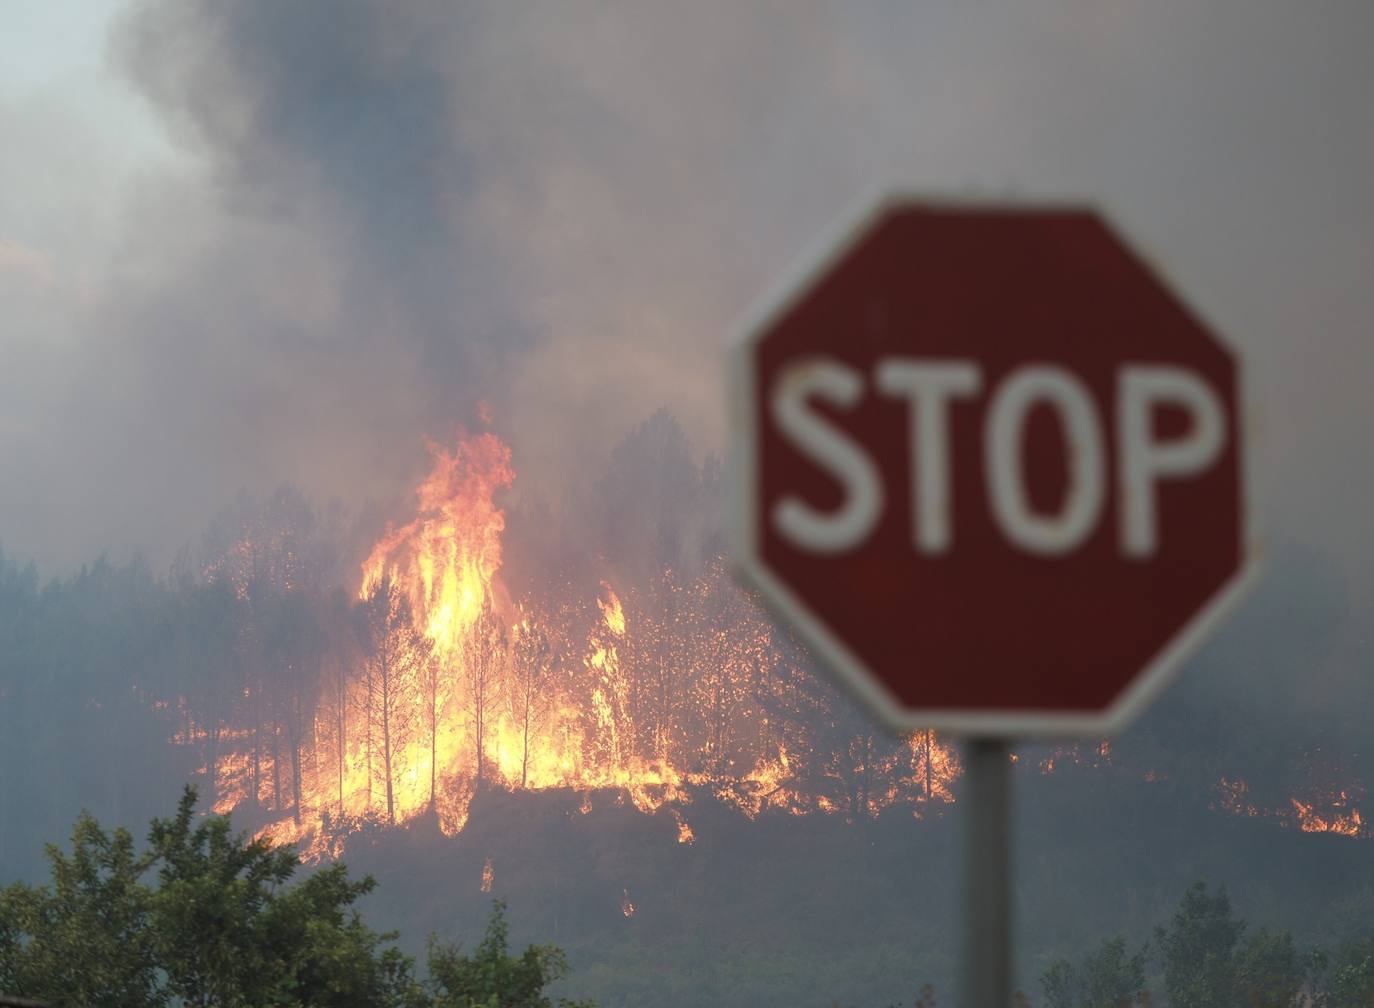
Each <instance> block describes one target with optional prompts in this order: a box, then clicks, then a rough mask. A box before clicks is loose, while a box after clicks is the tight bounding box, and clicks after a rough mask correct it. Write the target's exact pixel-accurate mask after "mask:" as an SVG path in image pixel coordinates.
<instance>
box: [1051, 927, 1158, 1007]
mask: <svg viewBox="0 0 1374 1008" xmlns="http://www.w3.org/2000/svg"><path fill="white" fill-rule="evenodd" d="M1147 956H1148V949H1147V948H1142V949H1140V950H1139V951H1138V952H1136V953H1135V954H1134V955H1128V954H1127V952H1126V939H1125V938H1124V937H1121V936H1119V935H1118V936H1117V937H1115V938H1109V939H1107V940H1106V941H1104V942H1103V943H1102V945H1101V946H1100V947H1099V948H1098V949H1097V950H1096V951H1095V952H1090V953H1089V954H1088V955H1086V956H1084V958H1083V960H1082V961H1081V962H1080V963H1079V964H1078V965H1077V966H1074V965H1073V964H1071V963H1070V962H1069V961H1068V960H1067V959H1056V960H1055V961H1054V962H1052V963H1051V964H1050V967H1049V969H1048V970H1046V971H1045V974H1044V975H1043V976H1042V977H1041V978H1040V987H1041V990H1042V991H1043V992H1044V996H1045V1008H1116V1006H1118V1005H1123V1004H1130V1003H1131V1002H1133V1001H1135V1000H1136V998H1138V997H1139V996H1140V993H1141V991H1143V990H1144V988H1145V963H1146V959H1147Z"/></svg>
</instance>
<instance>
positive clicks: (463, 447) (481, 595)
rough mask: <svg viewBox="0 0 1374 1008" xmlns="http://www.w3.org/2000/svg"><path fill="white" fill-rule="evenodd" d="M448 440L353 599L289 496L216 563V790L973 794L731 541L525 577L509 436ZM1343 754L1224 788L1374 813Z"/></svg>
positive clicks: (1281, 814)
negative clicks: (679, 554) (862, 713)
mask: <svg viewBox="0 0 1374 1008" xmlns="http://www.w3.org/2000/svg"><path fill="white" fill-rule="evenodd" d="M430 455H431V459H432V467H431V471H430V473H429V475H428V476H427V477H426V478H425V479H424V480H423V481H422V482H421V483H420V484H419V486H418V487H417V489H416V510H415V513H414V515H413V517H411V519H410V520H409V521H407V522H405V523H403V524H399V525H394V526H390V527H388V528H387V529H386V530H385V531H384V533H383V534H382V535H381V537H380V538H379V539H378V540H377V541H376V543H375V544H374V545H373V546H372V548H371V550H370V551H369V552H368V554H367V557H366V559H365V560H364V561H363V563H362V565H361V570H360V571H359V572H358V574H357V575H356V577H357V580H356V582H355V586H354V587H353V588H352V589H351V591H350V593H349V596H348V597H346V598H345V597H333V598H331V597H330V595H329V593H328V591H327V589H326V588H325V587H324V584H323V582H324V578H323V576H322V574H321V573H320V570H319V564H318V562H316V560H315V559H313V558H312V555H311V550H310V547H309V545H308V541H307V540H308V537H306V536H303V535H302V534H301V533H300V531H299V526H300V525H301V524H302V522H301V520H300V516H299V514H298V513H297V512H299V507H296V506H295V505H293V504H292V502H291V501H290V500H285V501H277V502H276V504H275V506H274V507H273V508H271V509H269V511H267V512H265V513H264V514H263V515H262V516H260V519H259V520H257V521H256V522H253V523H249V524H248V525H245V527H244V528H242V529H238V530H236V531H235V534H234V535H233V536H232V537H231V541H230V542H228V543H227V544H226V546H225V547H224V548H223V549H222V550H221V551H220V552H219V553H218V554H217V555H216V556H215V557H213V558H212V560H211V561H210V562H208V563H206V564H205V565H204V567H203V568H202V577H203V578H204V579H205V580H207V581H209V582H210V583H211V584H212V585H214V584H219V585H222V586H223V587H224V592H225V594H226V595H228V596H232V602H231V603H230V604H231V606H232V608H233V616H232V619H230V621H229V624H228V626H229V629H227V630H225V629H221V630H220V631H218V632H219V633H220V634H221V636H222V637H223V648H222V650H223V651H224V652H225V653H224V654H223V655H221V659H220V660H221V663H222V665H223V667H222V668H219V669H217V670H206V671H207V672H209V673H210V678H208V679H204V681H202V680H201V679H197V680H196V688H194V689H192V690H191V691H189V692H188V693H187V694H186V695H184V696H182V697H181V698H180V699H179V701H178V704H177V713H178V716H179V722H180V726H179V729H178V731H177V733H176V735H175V739H174V740H175V741H177V742H178V743H180V744H182V745H184V746H188V747H193V748H194V749H195V751H196V754H197V759H198V760H199V761H200V764H201V767H202V773H203V774H204V775H205V778H206V779H207V781H208V782H209V783H210V786H211V787H212V788H213V794H214V806H215V808H216V809H218V810H221V811H227V810H230V809H239V810H243V811H245V812H246V813H247V814H248V815H249V817H250V819H252V820H256V821H258V822H261V823H263V824H264V825H263V826H262V829H263V832H264V833H265V834H267V835H269V836H271V837H272V838H274V839H276V840H292V841H302V842H304V843H305V845H306V846H305V850H306V854H307V856H313V857H318V856H323V855H326V854H329V853H331V852H336V851H337V850H339V849H340V845H341V844H342V842H343V840H344V839H345V838H346V836H347V835H348V834H349V833H350V832H352V831H354V830H357V829H359V828H362V827H364V826H367V825H369V824H374V825H378V826H386V825H394V824H397V823H403V822H406V821H408V820H412V819H415V818H417V817H420V816H432V817H433V819H434V821H435V822H436V823H437V825H438V827H439V828H440V829H441V830H443V831H444V832H445V833H448V834H450V835H452V834H454V833H457V832H459V831H461V830H462V829H463V827H464V825H465V823H466V822H467V819H468V814H469V807H470V805H471V802H472V799H473V797H474V796H475V795H476V794H477V793H478V792H479V791H481V790H483V789H496V788H499V789H504V790H509V791H518V790H548V789H567V790H571V791H574V792H580V793H581V794H582V799H581V802H580V806H581V808H582V810H583V811H586V810H589V809H590V808H591V807H592V803H593V800H594V797H595V795H596V794H597V793H603V794H610V795H614V798H615V800H617V801H628V802H630V803H632V804H633V806H634V807H635V808H637V809H639V810H640V811H642V812H645V813H652V812H654V811H656V810H658V809H659V808H662V807H665V806H666V807H667V808H668V810H669V811H670V812H671V814H672V818H673V821H674V825H675V827H676V833H677V839H678V841H679V842H680V843H683V844H691V843H692V842H693V840H694V832H693V829H692V826H691V823H690V805H691V804H692V802H693V801H694V800H698V799H702V798H704V799H708V800H714V801H720V802H723V803H726V804H728V805H730V806H733V807H734V808H736V809H738V810H739V811H740V812H741V813H742V814H744V815H746V816H748V817H751V818H753V817H757V816H758V815H760V814H761V813H763V812H764V811H765V810H770V809H771V810H777V811H781V812H782V813H784V814H791V815H806V814H833V815H841V816H844V817H846V818H849V819H858V818H865V817H876V816H878V815H880V814H882V813H883V812H885V811H887V810H890V809H896V810H899V812H903V813H905V814H909V815H913V816H915V817H918V818H920V817H924V816H926V815H928V814H929V813H931V812H932V811H938V810H940V809H942V808H944V807H945V806H947V805H948V804H950V803H952V802H953V801H954V797H955V795H954V791H953V788H954V785H955V782H956V780H957V778H958V776H959V773H960V767H959V762H958V757H957V754H956V753H955V751H954V750H953V749H952V747H951V746H950V744H949V743H948V741H947V740H945V739H943V738H941V737H939V736H937V735H936V734H935V733H933V732H916V733H913V734H909V735H906V736H903V737H900V738H893V737H891V736H889V735H887V734H886V733H883V732H880V731H877V730H875V729H874V728H873V727H872V726H871V725H870V724H869V723H868V722H867V721H865V720H863V719H861V718H859V717H857V716H856V715H854V714H853V713H851V712H850V709H849V707H848V705H847V704H845V703H843V702H842V701H841V700H840V698H838V697H837V696H836V694H835V693H834V691H833V690H832V689H831V688H830V687H829V685H828V684H826V683H825V682H822V681H820V680H819V679H817V678H816V677H815V676H814V675H813V674H812V673H810V672H809V671H808V669H807V662H806V656H805V654H804V653H803V652H802V651H801V649H800V648H799V647H798V646H797V645H796V643H795V642H793V641H792V640H790V639H788V638H787V637H786V636H785V635H784V634H781V633H779V632H778V631H777V630H776V629H775V628H774V627H773V625H772V624H771V623H770V622H769V621H768V620H767V619H766V618H765V617H764V616H763V615H762V614H761V613H760V612H759V611H758V609H757V608H756V607H755V605H754V604H753V603H752V601H751V600H750V599H749V598H748V596H746V595H745V594H744V592H742V591H741V590H740V589H739V588H738V587H736V585H735V583H734V582H733V580H732V579H731V578H730V577H729V575H728V573H727V572H726V570H725V566H724V563H723V561H722V559H721V558H719V557H715V558H714V559H708V561H707V562H706V563H704V564H702V565H701V566H700V568H699V570H697V571H696V572H695V573H692V574H690V575H687V574H683V573H681V572H680V571H679V570H677V569H674V568H671V567H666V568H663V569H660V570H658V571H657V572H656V573H655V574H654V575H653V576H651V577H648V578H647V579H644V580H643V581H642V582H640V583H634V582H631V581H623V583H615V582H616V578H614V577H612V576H611V575H610V574H609V573H607V571H605V570H603V571H600V572H594V573H593V574H592V575H591V576H590V577H586V578H582V579H580V580H579V579H577V578H573V577H563V578H558V577H549V578H547V579H546V580H545V581H543V582H541V583H540V584H539V585H538V586H537V587H536V588H533V589H529V590H525V591H522V592H521V593H519V597H513V596H512V593H511V592H510V591H509V590H508V588H507V586H506V583H505V581H504V580H503V577H502V563H503V554H502V549H503V534H504V532H505V528H506V514H505V512H504V511H503V509H502V507H501V505H500V503H499V497H500V494H501V493H502V492H503V491H504V490H506V489H507V488H509V487H510V486H511V485H512V483H513V481H514V479H515V472H514V469H513V468H512V464H511V455H510V450H509V448H508V447H507V446H506V445H505V444H504V443H503V442H502V441H501V440H500V439H499V438H498V437H496V436H495V435H494V434H491V433H481V434H476V435H471V436H465V437H461V438H460V439H459V440H458V441H457V443H456V445H455V446H454V447H453V448H452V449H451V450H450V449H448V448H447V447H445V446H441V445H431V446H430ZM202 678H204V677H202ZM1066 762H1067V763H1069V764H1072V765H1076V766H1080V767H1090V768H1097V769H1099V770H1101V771H1103V772H1107V771H1110V772H1113V773H1126V774H1128V775H1133V776H1139V777H1141V778H1142V779H1143V780H1145V781H1147V782H1148V781H1154V780H1155V779H1156V777H1157V774H1156V772H1155V771H1154V770H1152V769H1151V770H1141V771H1140V772H1139V773H1138V774H1137V773H1136V769H1135V768H1132V767H1130V766H1127V765H1123V764H1122V763H1121V762H1120V761H1117V760H1115V759H1114V758H1113V754H1112V751H1111V749H1110V748H1109V747H1108V746H1107V744H1106V743H1101V744H1093V745H1091V746H1073V747H1071V748H1060V749H1056V750H1053V751H1052V752H1051V753H1050V754H1049V755H1048V756H1046V757H1045V758H1044V759H1042V760H1040V761H1039V762H1038V769H1039V770H1040V772H1042V773H1051V772H1054V771H1055V770H1056V768H1057V767H1059V766H1062V765H1064V764H1065V763H1066ZM1338 776H1339V775H1336V776H1333V775H1330V774H1328V775H1326V777H1323V778H1322V781H1319V782H1318V783H1317V784H1313V786H1312V787H1306V788H1304V789H1303V790H1302V793H1301V794H1300V795H1297V796H1295V797H1293V798H1291V799H1286V800H1282V801H1280V802H1279V803H1278V806H1277V807H1276V810H1275V811H1273V812H1261V811H1260V809H1259V808H1258V807H1256V806H1255V805H1254V804H1253V803H1250V802H1248V801H1247V799H1246V797H1245V795H1244V792H1243V791H1237V790H1236V789H1235V786H1234V785H1231V784H1227V785H1225V786H1224V787H1223V788H1222V792H1223V797H1222V800H1221V801H1220V802H1219V803H1216V804H1215V805H1214V807H1216V808H1217V809H1218V810H1220V811H1226V812H1232V813H1239V814H1246V815H1268V816H1270V817H1271V818H1273V819H1274V820H1275V821H1277V822H1280V823H1282V824H1284V825H1288V826H1294V827H1297V828H1301V829H1303V830H1306V831H1326V832H1336V833H1342V834H1347V835H1364V833H1365V828H1364V824H1363V821H1362V820H1361V818H1360V813H1359V810H1358V808H1356V798H1352V797H1351V795H1356V792H1357V790H1358V789H1356V790H1351V789H1350V787H1348V786H1334V785H1333V786H1331V787H1327V786H1326V783H1323V782H1325V781H1327V780H1328V778H1329V780H1336V779H1338ZM1313 780H1314V781H1316V780H1317V778H1316V777H1315V776H1314V777H1313ZM1323 788H1325V790H1323ZM1326 791H1329V792H1330V794H1326ZM1319 792H1320V793H1319ZM1271 804H1272V803H1271Z"/></svg>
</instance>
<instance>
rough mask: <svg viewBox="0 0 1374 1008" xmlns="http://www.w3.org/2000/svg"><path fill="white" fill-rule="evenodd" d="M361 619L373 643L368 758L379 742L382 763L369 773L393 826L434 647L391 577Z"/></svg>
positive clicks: (375, 591)
mask: <svg viewBox="0 0 1374 1008" xmlns="http://www.w3.org/2000/svg"><path fill="white" fill-rule="evenodd" d="M363 617H364V619H365V621H366V627H367V635H368V639H369V640H370V642H371V657H370V658H369V660H368V662H367V672H366V676H367V689H366V691H365V700H366V729H367V745H368V753H369V758H371V756H372V755H373V753H374V752H375V748H376V744H377V742H378V741H380V744H381V752H380V754H379V755H380V757H381V760H380V763H378V764H376V765H375V767H374V768H373V769H374V771H375V772H376V773H377V774H378V775H379V776H380V777H381V780H382V782H383V785H384V788H385V791H386V819H387V822H389V823H394V822H395V821H396V791H395V781H396V773H397V770H398V766H397V764H398V762H399V759H400V756H401V754H402V753H403V752H404V751H405V749H406V748H407V747H408V746H409V744H410V743H411V741H412V733H413V731H414V729H415V708H416V705H417V700H418V699H419V698H418V697H417V696H416V695H415V686H416V684H417V681H418V679H419V677H420V674H421V672H422V670H423V669H425V668H426V666H428V665H429V664H430V660H429V659H430V651H431V649H432V647H433V645H432V642H431V641H430V640H428V639H427V638H426V637H425V636H424V635H423V634H421V633H419V632H418V631H417V630H416V629H415V624H414V619H413V616H412V614H411V611H410V602H409V600H408V599H407V598H406V596H405V594H404V593H403V592H402V591H401V589H400V587H399V585H397V584H396V582H394V581H392V580H391V578H390V577H383V578H382V579H381V580H380V581H379V582H377V584H376V585H375V586H374V587H373V589H372V591H371V593H370V594H369V595H368V597H367V599H366V600H365V602H364V604H363Z"/></svg>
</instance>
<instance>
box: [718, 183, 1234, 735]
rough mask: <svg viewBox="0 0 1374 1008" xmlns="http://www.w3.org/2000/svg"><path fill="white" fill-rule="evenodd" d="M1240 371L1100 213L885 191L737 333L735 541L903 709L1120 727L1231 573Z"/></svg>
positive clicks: (1004, 723) (1033, 725) (867, 685)
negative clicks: (923, 198) (891, 195)
mask: <svg viewBox="0 0 1374 1008" xmlns="http://www.w3.org/2000/svg"><path fill="white" fill-rule="evenodd" d="M1237 383H1238V379H1237V363H1236V359H1235V357H1234V355H1233V354H1232V353H1231V351H1230V350H1228V349H1227V348H1226V347H1225V346H1224V345H1223V344H1222V343H1221V342H1220V341H1219V340H1218V338H1217V337H1216V335H1215V334H1214V333H1213V332H1212V331H1211V330H1210V329H1209V328H1208V327H1207V326H1206V325H1205V324H1204V323H1203V322H1202V321H1201V320H1200V319H1199V318H1198V317H1197V315H1196V314H1195V313H1194V312H1193V311H1192V310H1190V309H1189V308H1188V307H1187V306H1186V305H1185V304H1184V303H1183V302H1182V301H1181V300H1180V299H1179V297H1178V296H1177V295H1176V294H1175V293H1174V292H1172V291H1171V290H1170V289H1169V288H1168V287H1166V286H1165V284H1164V283H1163V282H1161V280H1160V278H1159V277H1158V276H1157V275H1156V274H1155V273H1154V272H1153V271H1152V270H1151V269H1150V268H1149V267H1148V266H1147V265H1146V264H1145V263H1144V262H1142V261H1141V260H1140V259H1139V258H1138V257H1137V256H1136V255H1134V254H1133V253H1132V252H1131V250H1130V249H1129V248H1128V247H1127V246H1126V245H1125V243H1124V242H1123V241H1122V240H1121V238H1120V237H1119V235H1118V234H1117V233H1116V232H1115V231H1114V230H1113V229H1112V228H1111V227H1110V226H1109V225H1108V224H1107V223H1106V222H1105V221H1104V219H1103V218H1102V217H1101V216H1100V215H1099V214H1098V213H1097V212H1095V211H1094V210H1092V209H1088V208H1082V207H1030V208H1027V207H1019V206H1004V207H987V206H971V205H959V204H940V203H923V202H920V201H915V200H894V201H887V202H885V203H883V204H882V206H881V207H880V208H879V209H878V210H877V211H876V212H871V213H867V214H865V215H864V216H863V218H862V220H861V221H860V222H859V223H858V224H857V225H853V224H851V225H848V226H846V227H845V228H843V229H842V231H841V233H840V234H839V235H837V236H836V238H835V239H834V240H832V241H830V242H827V243H825V245H823V246H822V248H821V254H820V255H819V256H817V257H815V258H813V259H812V260H811V261H809V262H807V263H806V264H805V265H804V266H803V268H802V269H801V270H800V271H799V272H798V274H797V275H796V276H795V277H794V279H793V281H792V282H789V283H787V284H785V285H784V286H783V287H782V289H781V290H780V291H779V292H778V293H777V294H776V295H775V296H773V297H771V298H769V299H767V300H766V301H765V303H764V305H763V307H762V310H761V311H759V312H758V313H757V314H756V316H755V317H754V320H753V321H752V322H750V323H749V324H747V325H746V326H745V328H744V332H743V333H742V335H741V337H740V338H739V340H738V341H737V343H736V345H735V347H734V349H733V351H732V375H731V384H732V407H733V410H734V423H735V432H736V435H737V436H736V439H735V440H736V443H735V457H734V465H735V473H734V476H735V480H734V501H733V505H732V506H733V512H734V513H733V537H734V553H735V560H736V564H737V566H738V567H739V569H740V570H741V571H742V573H743V574H744V575H745V577H746V578H747V579H748V580H749V581H751V582H752V583H753V584H754V585H755V586H756V587H757V588H758V589H759V590H760V591H761V592H762V594H763V596H764V598H765V600H766V601H768V602H769V603H770V604H771V605H772V606H773V607H774V608H775V609H777V610H778V611H779V612H780V613H781V615H782V616H783V617H784V618H786V619H787V620H789V621H790V622H791V623H792V624H793V625H794V626H795V627H796V628H797V629H798V630H799V631H800V632H801V634H802V635H803V636H804V637H805V638H806V639H807V640H808V641H809V642H810V643H811V645H812V646H813V647H814V648H816V649H817V650H818V651H819V653H820V654H821V655H822V656H823V657H824V658H825V659H826V660H827V661H828V663H829V664H830V665H832V666H833V667H834V668H835V670H836V671H837V672H838V673H839V674H840V675H841V676H842V677H843V678H844V679H845V680H846V681H847V682H848V683H849V684H850V685H851V686H852V687H854V689H856V690H857V691H858V692H859V693H860V694H861V696H862V697H864V698H865V699H866V700H868V701H869V702H870V704H871V705H872V706H873V707H874V709H875V710H876V711H877V712H878V713H879V714H880V715H882V716H883V717H884V718H885V719H886V720H887V721H888V722H889V723H890V724H891V725H893V726H895V727H898V728H914V727H936V728H940V727H943V728H947V729H950V730H955V731H961V732H966V733H970V734H1009V735H1010V734H1015V735H1026V734H1032V735H1035V734H1038V735H1055V734H1078V733H1088V734H1101V733H1109V732H1112V731H1115V730H1116V729H1118V728H1120V727H1121V726H1122V725H1123V724H1124V723H1125V721H1126V720H1128V719H1129V718H1130V717H1131V716H1132V715H1133V713H1134V712H1135V711H1137V710H1138V709H1139V708H1140V707H1141V706H1143V705H1144V704H1145V703H1146V702H1147V701H1148V700H1149V698H1150V697H1151V696H1152V695H1153V694H1154V693H1155V692H1156V691H1157V690H1158V689H1159V688H1160V687H1161V686H1162V685H1163V682H1164V680H1165V679H1166V678H1167V676H1168V674H1169V672H1170V671H1171V669H1173V668H1174V667H1176V666H1177V664H1178V662H1179V660H1180V659H1181V658H1182V657H1183V655H1184V654H1185V653H1186V652H1187V650H1188V649H1189V648H1190V647H1191V646H1192V645H1194V644H1195V643H1196V642H1197V641H1198V640H1199V639H1200V637H1201V636H1202V634H1203V633H1204V632H1205V630H1206V628H1207V627H1208V626H1209V625H1210V624H1211V623H1213V622H1215V619H1216V618H1217V616H1218V615H1219V614H1220V611H1221V609H1222V608H1223V607H1224V606H1225V605H1226V604H1228V603H1229V602H1230V601H1232V600H1234V598H1235V597H1236V596H1237V595H1238V594H1239V591H1240V588H1241V586H1242V584H1243V583H1244V582H1245V580H1246V577H1245V575H1246V571H1247V549H1246V546H1247V535H1246V529H1245V522H1244V515H1245V509H1244V499H1243V498H1244V483H1243V478H1242V455H1243V450H1242V449H1243V441H1242V437H1241V419H1242V418H1241V415H1240V410H1239V407H1238V392H1237Z"/></svg>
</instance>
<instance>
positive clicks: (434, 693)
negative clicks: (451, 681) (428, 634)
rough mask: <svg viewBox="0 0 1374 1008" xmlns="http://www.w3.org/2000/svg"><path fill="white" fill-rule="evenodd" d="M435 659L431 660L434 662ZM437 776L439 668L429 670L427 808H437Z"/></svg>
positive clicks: (433, 667) (431, 667)
mask: <svg viewBox="0 0 1374 1008" xmlns="http://www.w3.org/2000/svg"><path fill="white" fill-rule="evenodd" d="M434 660H435V659H431V661H434ZM438 774H439V666H438V665H437V664H432V665H431V666H430V669H429V807H430V811H434V810H435V809H436V808H437V805H436V804H435V796H436V794H437V788H436V783H437V781H438Z"/></svg>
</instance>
